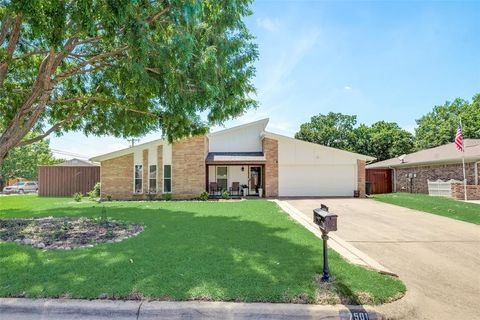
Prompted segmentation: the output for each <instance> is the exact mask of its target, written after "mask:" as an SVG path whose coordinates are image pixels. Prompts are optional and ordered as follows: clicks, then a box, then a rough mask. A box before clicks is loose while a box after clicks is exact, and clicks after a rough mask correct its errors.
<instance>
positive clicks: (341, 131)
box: [295, 112, 357, 150]
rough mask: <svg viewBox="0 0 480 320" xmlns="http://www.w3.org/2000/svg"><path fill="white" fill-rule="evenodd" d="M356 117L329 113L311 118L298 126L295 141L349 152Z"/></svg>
mask: <svg viewBox="0 0 480 320" xmlns="http://www.w3.org/2000/svg"><path fill="white" fill-rule="evenodd" d="M356 123H357V116H354V115H346V114H342V113H336V112H329V113H328V114H319V115H317V116H313V117H311V119H310V122H307V123H304V124H302V125H301V126H300V130H299V131H298V132H297V133H296V134H295V138H296V139H300V140H304V141H308V142H313V143H318V144H322V145H324V146H328V147H333V148H339V149H345V150H349V149H350V147H351V143H350V142H351V140H352V138H353V137H352V133H353V129H354V127H355V124H356Z"/></svg>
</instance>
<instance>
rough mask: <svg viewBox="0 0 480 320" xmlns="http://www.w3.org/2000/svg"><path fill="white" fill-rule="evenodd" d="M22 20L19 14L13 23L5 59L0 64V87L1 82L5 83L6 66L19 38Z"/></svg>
mask: <svg viewBox="0 0 480 320" xmlns="http://www.w3.org/2000/svg"><path fill="white" fill-rule="evenodd" d="M22 19H23V16H22V14H21V13H19V14H17V16H16V18H15V22H14V23H13V29H12V33H11V35H10V40H9V41H8V47H7V57H6V58H5V60H4V61H2V62H1V63H0V86H3V81H5V77H6V76H7V70H8V65H9V63H10V60H11V59H12V56H13V52H14V51H15V48H16V46H17V42H18V38H19V37H20V30H21V28H22Z"/></svg>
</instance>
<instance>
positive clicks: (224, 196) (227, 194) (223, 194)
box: [222, 191, 230, 199]
mask: <svg viewBox="0 0 480 320" xmlns="http://www.w3.org/2000/svg"><path fill="white" fill-rule="evenodd" d="M222 199H230V193H229V192H228V191H223V192H222Z"/></svg>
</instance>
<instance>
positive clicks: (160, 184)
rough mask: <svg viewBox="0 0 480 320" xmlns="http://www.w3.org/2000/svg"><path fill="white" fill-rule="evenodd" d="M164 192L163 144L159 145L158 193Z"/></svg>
mask: <svg viewBox="0 0 480 320" xmlns="http://www.w3.org/2000/svg"><path fill="white" fill-rule="evenodd" d="M162 193H163V146H162V145H160V146H158V147H157V194H158V195H161V194H162Z"/></svg>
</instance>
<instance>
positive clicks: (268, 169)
mask: <svg viewBox="0 0 480 320" xmlns="http://www.w3.org/2000/svg"><path fill="white" fill-rule="evenodd" d="M262 143H263V154H264V155H265V159H266V163H265V186H264V188H265V190H264V192H265V197H278V141H277V140H274V139H269V138H264V139H263V142H262Z"/></svg>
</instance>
